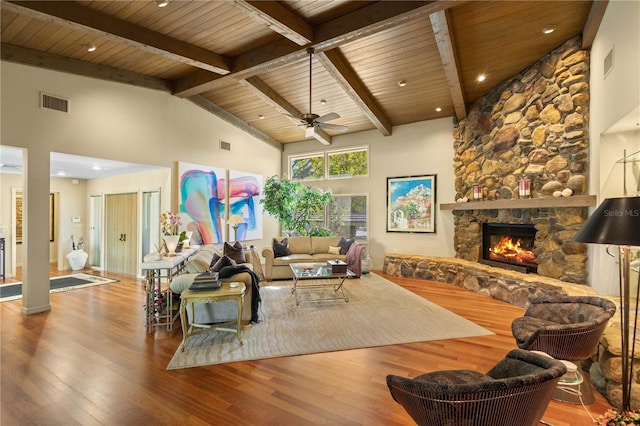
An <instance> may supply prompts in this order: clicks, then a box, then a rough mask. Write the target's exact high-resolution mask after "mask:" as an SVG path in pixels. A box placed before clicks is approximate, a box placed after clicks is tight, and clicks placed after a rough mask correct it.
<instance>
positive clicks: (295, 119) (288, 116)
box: [283, 114, 307, 126]
mask: <svg viewBox="0 0 640 426" xmlns="http://www.w3.org/2000/svg"><path fill="white" fill-rule="evenodd" d="M283 115H284V116H285V117H287V118H288V119H289V120H291V121H293V122H294V123H296V124H298V125H305V126H306V125H307V122H306V121H304V120H303V119H301V118H300V117H294V116H293V115H289V114H283Z"/></svg>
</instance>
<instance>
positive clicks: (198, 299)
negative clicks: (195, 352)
mask: <svg viewBox="0 0 640 426" xmlns="http://www.w3.org/2000/svg"><path fill="white" fill-rule="evenodd" d="M244 292H245V286H244V283H239V284H238V286H237V287H231V286H230V283H228V282H224V283H222V286H221V287H220V288H219V289H217V290H205V291H193V290H189V289H187V290H184V291H183V292H182V293H181V294H180V298H181V299H182V301H181V302H180V319H181V322H182V344H181V346H182V352H184V347H185V344H186V342H187V337H190V336H195V335H196V334H201V333H208V332H210V331H215V330H221V331H228V332H231V333H236V336H237V337H238V341H239V342H240V344H241V345H242V306H243V305H244ZM224 300H235V301H236V302H237V304H238V319H237V320H236V321H231V322H227V323H220V324H197V323H189V319H188V317H187V309H189V308H190V309H191V318H194V312H193V305H194V304H195V303H215V302H222V301H224ZM234 322H235V328H231V327H229V326H230V325H232V324H233V323H234Z"/></svg>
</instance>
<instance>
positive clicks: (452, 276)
mask: <svg viewBox="0 0 640 426" xmlns="http://www.w3.org/2000/svg"><path fill="white" fill-rule="evenodd" d="M382 271H383V272H384V273H385V274H389V275H393V276H396V277H408V278H418V279H422V280H430V281H438V282H443V283H448V284H453V285H456V286H458V287H462V288H465V289H467V290H470V291H473V292H476V293H478V294H482V295H485V296H488V297H491V298H493V299H497V300H502V301H503V302H508V303H510V304H512V305H515V306H520V307H521V308H526V307H527V306H528V304H529V299H531V298H534V297H538V296H558V295H563V294H566V295H572V296H578V295H590V296H594V295H596V292H595V291H594V290H593V289H592V288H591V287H589V286H586V285H580V284H571V283H567V282H564V281H560V280H557V279H553V278H548V277H541V276H539V275H536V274H523V273H520V272H516V271H511V270H508V269H503V268H497V267H493V266H488V265H483V264H480V263H477V262H470V261H467V260H463V259H456V258H451V257H436V256H419V255H410V254H390V253H387V254H385V256H384V265H383V267H382Z"/></svg>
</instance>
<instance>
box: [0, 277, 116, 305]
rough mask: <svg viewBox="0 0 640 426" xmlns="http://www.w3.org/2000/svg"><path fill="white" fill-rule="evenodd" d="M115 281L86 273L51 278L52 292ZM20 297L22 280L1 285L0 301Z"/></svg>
mask: <svg viewBox="0 0 640 426" xmlns="http://www.w3.org/2000/svg"><path fill="white" fill-rule="evenodd" d="M114 282H117V280H112V279H110V278H106V277H100V276H97V275H91V274H84V273H77V274H72V275H63V276H61V277H53V278H51V279H49V285H50V287H51V291H50V292H51V293H58V292H60V291H67V290H75V289H77V288H84V287H91V286H94V285H101V284H108V283H114ZM20 298H22V283H21V282H19V283H11V284H2V285H0V302H7V301H9V300H16V299H20Z"/></svg>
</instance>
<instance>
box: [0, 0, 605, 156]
mask: <svg viewBox="0 0 640 426" xmlns="http://www.w3.org/2000/svg"><path fill="white" fill-rule="evenodd" d="M159 6H160V0H155V1H154V0H145V1H120V0H118V1H6V0H3V1H2V2H1V8H2V10H1V11H2V14H1V25H2V27H1V30H2V31H1V34H0V36H1V42H2V45H1V46H0V49H1V50H0V52H1V55H2V59H3V60H6V61H12V62H18V63H23V64H29V65H33V66H38V67H44V68H48V69H53V70H58V71H63V72H69V73H74V74H79V75H84V76H89V77H94V78H100V79H106V80H111V81H116V82H120V83H125V84H131V85H137V86H143V87H147V88H151V89H155V90H163V91H167V92H170V93H172V94H173V95H174V96H178V97H181V98H186V99H189V100H190V101H192V102H194V103H195V104H197V105H199V106H200V107H202V108H204V109H206V110H207V111H210V112H211V113H213V114H215V115H217V116H219V117H221V118H223V119H224V120H227V121H229V122H231V123H232V124H234V125H236V126H238V127H240V128H242V129H243V130H245V131H247V132H249V133H251V134H252V135H254V136H256V137H257V138H259V139H261V140H263V141H265V142H267V143H270V144H272V145H274V146H277V147H282V144H283V143H290V142H297V141H301V140H305V139H311V138H313V137H315V138H316V139H318V140H319V141H321V142H323V143H325V144H326V143H330V141H331V137H332V136H335V135H338V134H343V133H353V132H360V131H364V130H371V129H378V131H379V132H380V133H381V134H383V135H390V134H392V133H393V128H394V126H398V125H402V124H408V123H414V122H418V121H424V120H431V119H437V118H443V117H451V116H453V117H456V118H457V119H462V118H464V117H465V116H466V114H467V110H468V107H469V105H470V104H471V103H472V102H473V101H474V100H475V99H477V98H478V97H480V96H482V95H484V94H486V93H487V92H488V91H489V90H490V89H492V88H493V87H495V86H496V85H497V84H499V83H500V82H502V81H504V80H505V79H508V78H509V77H511V76H513V75H515V74H517V73H519V72H520V71H522V70H523V69H525V68H526V67H528V66H530V65H531V64H533V63H534V62H536V61H537V60H538V59H539V58H540V57H541V56H543V55H544V54H546V53H547V52H549V51H551V50H552V49H554V48H555V47H558V46H559V45H561V44H562V43H563V42H564V41H566V40H567V39H569V38H571V37H574V36H576V35H582V37H583V42H582V43H583V47H584V48H589V47H590V45H591V42H592V41H593V37H594V36H595V33H596V31H597V28H598V25H599V23H600V20H601V18H602V15H603V14H604V10H605V8H606V1H512V2H506V1H432V2H430V1H408V2H404V1H377V2H373V1H342V0H333V1H326V0H302V1H277V2H276V1H247V0H233V1H232V0H229V1H178V0H173V1H169V2H168V4H167V5H166V6H164V7H159ZM549 26H554V27H555V31H553V32H552V33H550V34H545V33H544V32H543V29H544V28H545V27H549ZM89 46H94V47H95V50H94V51H92V52H89V51H88V47H89ZM309 48H313V49H314V53H313V54H312V55H311V57H310V56H309V53H308V49H309ZM481 74H483V75H484V76H485V79H484V81H482V82H480V81H478V76H479V75H481ZM310 76H311V77H312V79H311V81H312V87H311V89H312V91H311V92H310V90H309V89H310V87H309V85H310ZM401 81H402V82H404V83H406V84H404V85H402V86H401V85H400V84H399V82H401ZM61 95H63V94H61ZM332 112H334V113H337V114H338V115H339V116H340V118H337V119H334V120H331V121H330V122H329V124H334V125H340V126H347V127H348V130H347V131H346V132H341V131H336V130H331V129H316V132H315V133H314V134H313V135H312V136H309V137H306V136H305V128H304V127H303V126H299V125H296V123H295V122H294V120H292V119H291V118H289V117H287V115H290V116H294V117H300V116H301V115H303V114H308V113H313V114H316V115H320V116H322V115H325V114H328V113H332Z"/></svg>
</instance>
